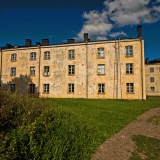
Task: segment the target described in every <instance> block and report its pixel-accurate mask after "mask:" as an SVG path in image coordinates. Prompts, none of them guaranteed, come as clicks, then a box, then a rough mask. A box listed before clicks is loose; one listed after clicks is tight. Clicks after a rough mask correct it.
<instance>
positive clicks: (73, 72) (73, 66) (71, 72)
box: [68, 65, 75, 74]
mask: <svg viewBox="0 0 160 160" xmlns="http://www.w3.org/2000/svg"><path fill="white" fill-rule="evenodd" d="M68 74H75V65H68Z"/></svg>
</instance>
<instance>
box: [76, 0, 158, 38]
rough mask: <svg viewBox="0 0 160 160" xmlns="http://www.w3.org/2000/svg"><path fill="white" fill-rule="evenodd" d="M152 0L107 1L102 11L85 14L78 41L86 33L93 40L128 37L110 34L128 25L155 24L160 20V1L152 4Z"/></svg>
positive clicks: (120, 32)
mask: <svg viewBox="0 0 160 160" xmlns="http://www.w3.org/2000/svg"><path fill="white" fill-rule="evenodd" d="M151 2H152V0H138V1H137V0H114V1H110V0H106V1H104V3H103V4H104V9H103V10H102V11H95V10H93V11H90V12H89V13H86V12H84V13H83V18H84V19H85V22H84V24H83V26H82V28H81V30H80V32H79V33H77V35H76V37H75V38H76V39H77V40H82V39H83V34H84V33H89V37H90V38H91V39H105V38H106V37H107V36H108V35H109V36H111V37H115V36H120V35H122V36H127V34H126V33H124V32H123V31H119V32H117V33H110V32H111V30H112V28H115V27H116V28H121V27H123V26H126V25H139V24H143V23H154V22H156V21H158V20H159V19H160V6H158V5H157V4H159V2H160V0H157V1H156V2H157V3H151Z"/></svg>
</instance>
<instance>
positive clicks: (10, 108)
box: [0, 93, 160, 160]
mask: <svg viewBox="0 0 160 160" xmlns="http://www.w3.org/2000/svg"><path fill="white" fill-rule="evenodd" d="M0 94H1V93H0ZM0 102H1V104H0V107H1V110H0V111H1V115H2V120H0V123H3V124H5V125H4V126H3V128H2V130H1V132H0V140H1V141H0V146H1V147H0V159H3V160H5V159H36V160H38V159H42V160H47V159H48V160H50V159H53V160H90V158H91V155H92V153H94V152H95V151H96V148H97V147H98V146H99V145H100V144H101V143H103V142H104V141H105V140H106V139H107V138H109V137H111V136H112V135H113V134H115V133H117V132H119V131H120V130H121V129H123V128H124V127H125V126H126V125H127V124H129V123H130V122H132V121H133V120H135V119H136V118H137V116H139V115H140V114H142V113H144V112H145V111H147V110H149V109H151V108H155V107H160V98H159V97H151V98H149V99H148V100H146V101H140V100H98V99H57V98H53V99H51V98H48V99H32V98H27V97H19V96H18V95H13V94H11V95H10V94H7V95H3V94H1V95H0ZM8 126H9V127H8Z"/></svg>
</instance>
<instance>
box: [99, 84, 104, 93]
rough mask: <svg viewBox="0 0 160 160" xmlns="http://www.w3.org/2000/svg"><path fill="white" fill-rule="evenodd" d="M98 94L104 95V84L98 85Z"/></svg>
mask: <svg viewBox="0 0 160 160" xmlns="http://www.w3.org/2000/svg"><path fill="white" fill-rule="evenodd" d="M98 93H99V94H104V93H105V84H104V83H100V84H98Z"/></svg>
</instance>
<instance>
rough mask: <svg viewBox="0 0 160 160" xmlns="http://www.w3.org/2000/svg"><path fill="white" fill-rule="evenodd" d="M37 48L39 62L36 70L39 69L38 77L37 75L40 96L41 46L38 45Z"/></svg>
mask: <svg viewBox="0 0 160 160" xmlns="http://www.w3.org/2000/svg"><path fill="white" fill-rule="evenodd" d="M38 48H39V64H38V70H39V75H38V76H39V77H38V97H40V88H41V87H40V77H41V75H40V74H41V46H40V45H38Z"/></svg>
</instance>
